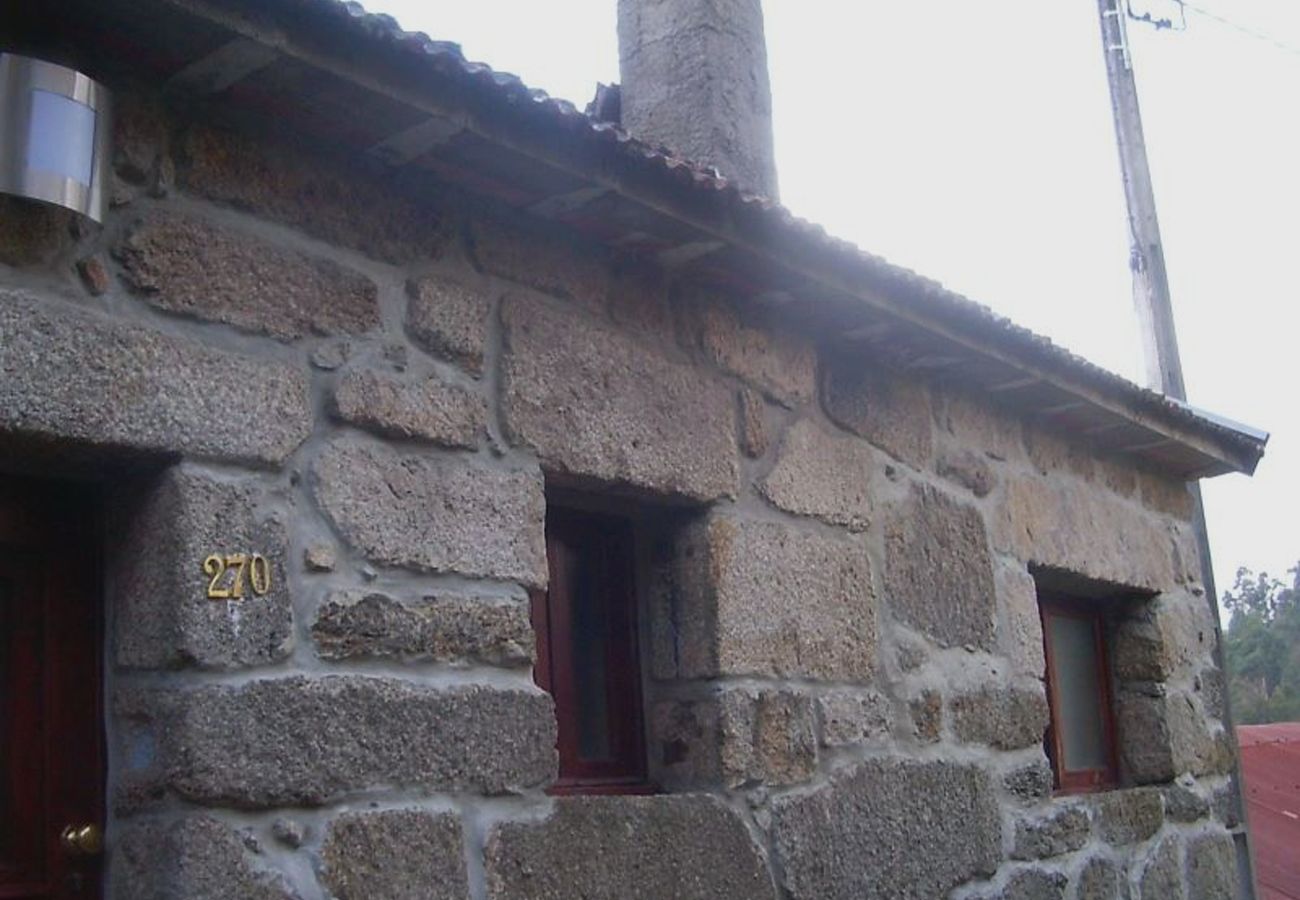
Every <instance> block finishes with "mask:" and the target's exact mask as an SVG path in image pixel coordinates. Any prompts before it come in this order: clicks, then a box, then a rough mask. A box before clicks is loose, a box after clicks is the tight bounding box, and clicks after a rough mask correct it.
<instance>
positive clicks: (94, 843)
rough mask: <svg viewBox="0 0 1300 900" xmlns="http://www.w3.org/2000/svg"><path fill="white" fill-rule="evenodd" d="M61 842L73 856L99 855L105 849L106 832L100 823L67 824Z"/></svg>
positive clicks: (60, 838) (60, 835) (60, 836)
mask: <svg viewBox="0 0 1300 900" xmlns="http://www.w3.org/2000/svg"><path fill="white" fill-rule="evenodd" d="M59 843H61V844H63V849H65V850H67V851H68V852H69V853H70V854H72V855H73V856H98V855H99V854H100V853H102V852H103V850H104V832H103V830H102V829H100V827H99V826H98V825H94V824H87V825H67V826H65V827H64V829H63V831H62V832H61V833H60V834H59Z"/></svg>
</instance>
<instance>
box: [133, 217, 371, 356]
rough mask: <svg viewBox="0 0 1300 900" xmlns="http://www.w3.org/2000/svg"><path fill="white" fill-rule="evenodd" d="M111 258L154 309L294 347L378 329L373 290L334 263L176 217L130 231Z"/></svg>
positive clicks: (365, 280)
mask: <svg viewBox="0 0 1300 900" xmlns="http://www.w3.org/2000/svg"><path fill="white" fill-rule="evenodd" d="M114 254H115V255H116V256H117V258H118V259H119V260H121V262H122V271H123V278H124V280H125V281H126V283H127V284H128V285H129V286H130V287H131V288H133V289H134V290H136V291H138V292H140V293H141V294H143V295H144V296H145V299H147V300H148V301H149V303H150V304H151V305H153V306H156V307H158V308H159V309H164V310H167V311H168V312H175V313H182V314H184V315H189V316H195V317H197V318H200V319H208V320H210V321H214V322H224V323H225V324H227V325H233V326H235V327H236V328H241V329H243V330H245V331H252V332H256V333H260V334H267V335H270V336H272V337H275V338H279V339H281V340H294V339H296V338H300V337H303V336H304V335H308V334H339V333H345V334H359V333H362V332H365V331H369V330H371V329H372V328H375V327H376V326H377V325H378V324H379V295H378V292H377V291H376V289H375V285H374V283H373V282H372V281H371V280H370V279H369V278H366V277H365V276H363V275H360V274H358V273H356V272H354V271H352V270H351V269H346V268H344V267H343V266H341V265H339V264H338V263H336V262H334V261H333V260H330V259H326V258H324V257H313V256H308V255H307V254H305V253H300V252H299V251H297V250H289V249H285V248H281V247H276V246H274V245H272V244H268V243H266V242H265V241H262V240H260V239H259V238H256V237H253V236H252V235H248V234H244V233H241V232H238V231H235V230H233V229H230V228H225V227H221V226H217V225H212V224H210V223H208V222H203V221H201V220H199V219H194V218H190V217H188V216H180V215H175V214H156V215H154V216H151V217H150V218H148V219H146V220H144V221H143V222H141V223H139V224H137V225H136V226H135V227H134V228H132V229H131V231H130V232H129V234H128V235H127V236H126V237H125V238H124V239H123V240H122V241H121V242H120V243H119V244H118V245H117V247H116V249H115V250H114Z"/></svg>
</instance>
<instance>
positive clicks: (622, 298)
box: [609, 256, 676, 344]
mask: <svg viewBox="0 0 1300 900" xmlns="http://www.w3.org/2000/svg"><path fill="white" fill-rule="evenodd" d="M667 282H668V277H667V276H666V275H665V273H664V271H663V270H662V269H660V268H659V267H658V266H656V265H654V264H653V263H650V262H649V261H648V260H640V259H636V258H629V257H627V256H623V257H619V258H617V259H615V261H614V268H613V272H612V273H611V281H610V286H609V317H610V318H611V319H612V320H614V322H616V323H617V324H618V325H619V326H620V327H622V328H623V330H624V331H628V332H631V333H633V334H635V335H637V336H638V337H641V338H643V339H648V340H652V341H658V342H660V343H663V344H671V343H673V342H675V341H676V317H675V315H674V309H673V305H672V304H671V303H670V302H669V301H668V284H667Z"/></svg>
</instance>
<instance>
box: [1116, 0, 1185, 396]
mask: <svg viewBox="0 0 1300 900" xmlns="http://www.w3.org/2000/svg"><path fill="white" fill-rule="evenodd" d="M1123 4H1124V0H1098V6H1099V7H1100V9H1101V41H1102V47H1103V49H1104V51H1105V54H1106V79H1107V81H1109V83H1110V103H1111V110H1112V112H1113V113H1114V116H1115V140H1116V142H1117V143H1118V145H1119V164H1120V169H1121V170H1122V171H1123V176H1124V199H1125V200H1126V201H1127V203H1128V224H1129V240H1130V249H1129V267H1130V268H1131V269H1132V271H1133V305H1134V306H1135V307H1136V309H1137V315H1138V323H1139V325H1140V327H1141V330H1142V355H1143V358H1144V360H1145V362H1146V376H1147V387H1149V388H1151V389H1152V390H1155V391H1160V392H1161V393H1162V394H1165V395H1167V396H1169V397H1174V398H1176V399H1178V400H1186V399H1187V388H1186V386H1185V385H1184V384H1183V367H1182V362H1181V361H1180V360H1179V358H1178V336H1177V334H1176V333H1175V331H1174V311H1173V305H1172V303H1171V302H1170V299H1169V278H1168V275H1167V274H1166V272H1165V254H1164V248H1163V245H1162V244H1161V243H1160V223H1159V221H1158V220H1157V219H1156V198H1155V194H1154V193H1153V192H1152V190H1151V170H1150V168H1149V167H1148V166H1147V145H1146V139H1145V138H1144V137H1143V136H1142V114H1141V112H1140V111H1139V110H1138V98H1137V84H1136V83H1135V82H1134V81H1133V58H1132V55H1131V54H1130V53H1129V46H1128V36H1127V34H1126V31H1125V17H1126V11H1125V9H1124V5H1123Z"/></svg>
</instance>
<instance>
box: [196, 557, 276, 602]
mask: <svg viewBox="0 0 1300 900" xmlns="http://www.w3.org/2000/svg"><path fill="white" fill-rule="evenodd" d="M227 572H229V573H231V574H232V577H231V578H229V579H227V578H226V573H227ZM203 574H204V575H207V576H208V578H210V579H211V580H210V581H209V582H208V599H209V600H242V599H243V598H244V580H245V576H247V580H248V585H249V587H251V588H252V589H253V593H254V594H256V595H257V596H259V597H260V596H262V595H263V594H265V593H266V592H267V591H269V590H270V589H271V564H270V562H268V561H267V559H266V557H265V556H263V555H262V554H260V553H254V554H253V555H252V556H249V555H248V554H246V553H227V554H226V555H225V556H219V555H217V554H215V553H214V554H212V555H211V556H209V557H208V558H207V559H205V560H203ZM223 581H224V582H225V584H224V585H223V584H222V582H223Z"/></svg>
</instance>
